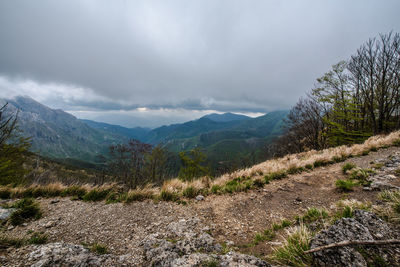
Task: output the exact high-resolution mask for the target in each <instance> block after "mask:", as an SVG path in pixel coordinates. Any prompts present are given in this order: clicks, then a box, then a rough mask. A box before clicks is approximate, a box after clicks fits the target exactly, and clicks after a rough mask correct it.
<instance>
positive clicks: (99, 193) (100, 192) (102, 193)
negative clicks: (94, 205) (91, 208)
mask: <svg viewBox="0 0 400 267" xmlns="http://www.w3.org/2000/svg"><path fill="white" fill-rule="evenodd" d="M109 192H110V190H109V189H92V190H90V191H89V192H87V193H86V194H85V195H84V196H83V197H82V200H83V201H101V200H104V199H105V198H106V197H107V195H108V193H109Z"/></svg>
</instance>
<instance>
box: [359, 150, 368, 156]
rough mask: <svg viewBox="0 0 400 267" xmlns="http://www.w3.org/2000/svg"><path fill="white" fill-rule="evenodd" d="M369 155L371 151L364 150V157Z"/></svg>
mask: <svg viewBox="0 0 400 267" xmlns="http://www.w3.org/2000/svg"><path fill="white" fill-rule="evenodd" d="M368 154H369V150H364V151H363V152H362V153H361V155H362V156H367V155H368Z"/></svg>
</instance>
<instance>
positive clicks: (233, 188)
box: [224, 179, 240, 193]
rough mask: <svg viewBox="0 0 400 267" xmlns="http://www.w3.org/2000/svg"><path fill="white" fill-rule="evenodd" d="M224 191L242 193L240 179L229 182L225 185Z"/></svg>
mask: <svg viewBox="0 0 400 267" xmlns="http://www.w3.org/2000/svg"><path fill="white" fill-rule="evenodd" d="M224 191H225V192H226V193H233V192H237V191H240V184H239V182H238V179H233V180H231V181H229V182H227V183H226V184H225V188H224Z"/></svg>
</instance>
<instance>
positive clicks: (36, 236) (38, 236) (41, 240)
mask: <svg viewBox="0 0 400 267" xmlns="http://www.w3.org/2000/svg"><path fill="white" fill-rule="evenodd" d="M46 242H47V235H45V234H43V233H33V234H32V236H31V238H29V240H28V243H29V244H35V245H40V244H45V243H46Z"/></svg>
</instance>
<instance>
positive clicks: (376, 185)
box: [365, 152, 400, 190]
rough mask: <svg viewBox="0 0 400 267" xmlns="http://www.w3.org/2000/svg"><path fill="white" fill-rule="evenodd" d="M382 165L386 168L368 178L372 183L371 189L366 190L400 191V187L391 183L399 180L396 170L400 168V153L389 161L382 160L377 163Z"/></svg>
mask: <svg viewBox="0 0 400 267" xmlns="http://www.w3.org/2000/svg"><path fill="white" fill-rule="evenodd" d="M377 162H378V163H382V164H383V165H384V166H383V167H382V168H380V169H379V170H377V173H376V174H375V175H372V176H370V177H368V180H369V181H370V182H371V184H370V185H369V187H366V188H365V190H369V189H372V190H390V189H400V187H398V186H395V185H393V184H392V183H391V182H393V181H394V180H396V179H397V177H396V175H394V172H395V170H397V168H399V167H400V153H398V152H397V153H395V154H394V155H392V156H391V157H390V158H388V159H381V160H378V161H377Z"/></svg>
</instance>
